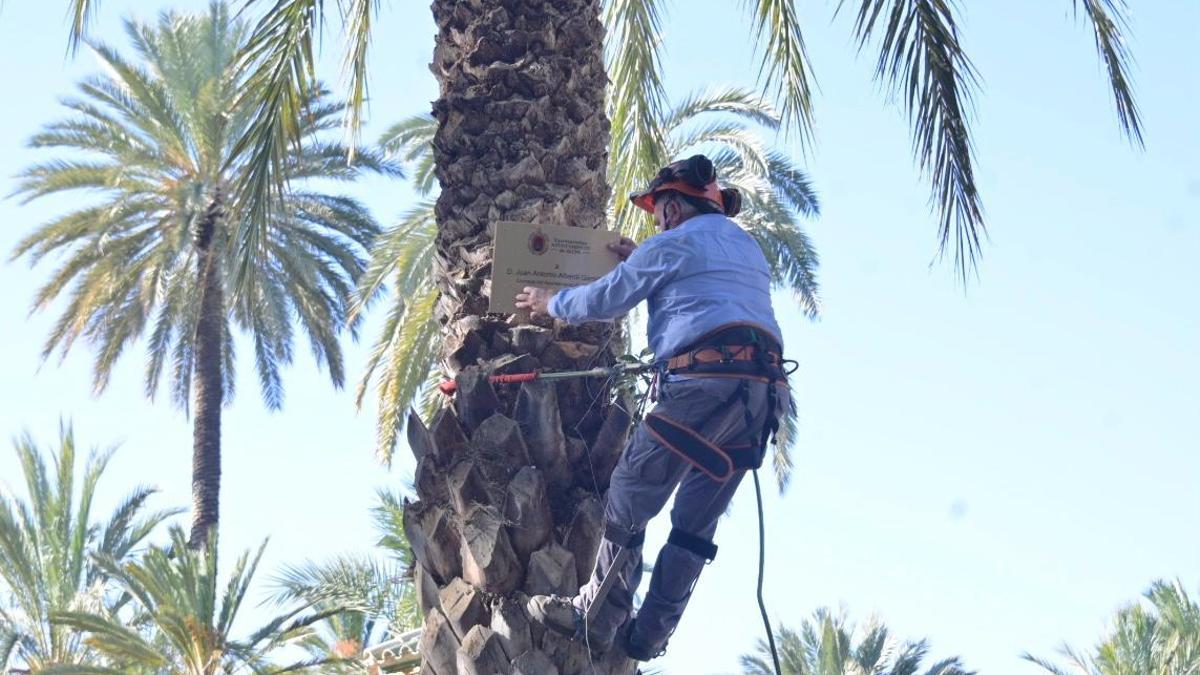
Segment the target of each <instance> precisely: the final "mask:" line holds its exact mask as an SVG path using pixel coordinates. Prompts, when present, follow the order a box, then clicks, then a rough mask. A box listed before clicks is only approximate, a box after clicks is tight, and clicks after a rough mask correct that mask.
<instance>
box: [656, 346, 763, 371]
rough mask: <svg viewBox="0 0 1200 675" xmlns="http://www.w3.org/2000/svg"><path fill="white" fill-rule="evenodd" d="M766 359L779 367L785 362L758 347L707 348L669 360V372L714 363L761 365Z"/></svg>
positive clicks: (700, 348)
mask: <svg viewBox="0 0 1200 675" xmlns="http://www.w3.org/2000/svg"><path fill="white" fill-rule="evenodd" d="M764 357H765V360H766V362H767V363H770V364H772V365H774V366H778V365H779V364H780V363H782V361H783V357H782V356H780V355H779V354H778V353H777V352H772V351H766V352H764V351H763V350H762V349H761V348H759V347H758V346H756V345H720V346H705V347H699V348H697V349H694V350H692V351H688V352H684V353H682V354H680V355H679V356H676V357H674V358H671V359H667V370H686V369H688V368H692V367H694V366H701V365H708V364H712V363H736V362H753V363H759V362H761V361H763V360H764Z"/></svg>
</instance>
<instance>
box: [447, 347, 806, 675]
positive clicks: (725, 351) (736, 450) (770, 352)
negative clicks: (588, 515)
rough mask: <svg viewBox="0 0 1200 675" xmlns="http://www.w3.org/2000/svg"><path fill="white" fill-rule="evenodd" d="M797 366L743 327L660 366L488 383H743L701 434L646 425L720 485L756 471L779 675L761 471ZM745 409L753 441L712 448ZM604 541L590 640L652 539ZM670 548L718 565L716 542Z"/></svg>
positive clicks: (762, 560)
mask: <svg viewBox="0 0 1200 675" xmlns="http://www.w3.org/2000/svg"><path fill="white" fill-rule="evenodd" d="M795 366H796V362H795V361H789V360H785V359H784V358H783V356H782V353H781V350H780V348H779V346H778V343H777V342H776V340H775V339H774V338H773V337H771V335H770V333H769V332H767V331H765V330H763V329H762V328H760V327H759V326H756V325H754V324H749V323H736V324H727V325H725V326H721V327H719V328H717V329H716V330H714V331H712V332H710V333H708V334H707V335H705V336H703V337H702V338H701V339H700V340H698V341H696V343H694V346H693V347H691V348H690V349H688V350H685V351H684V352H682V353H681V354H679V355H677V356H674V357H671V358H668V359H663V360H660V361H657V362H653V363H647V362H643V361H637V360H630V361H620V362H618V363H616V364H614V365H612V366H609V367H599V368H591V369H587V370H570V371H555V372H546V371H534V372H529V373H511V374H502V375H492V376H489V377H488V381H489V382H491V383H492V384H519V383H523V382H533V381H535V380H547V381H554V380H565V379H573V378H590V377H597V378H617V377H623V376H628V375H638V374H643V373H646V372H649V371H653V372H654V373H655V378H656V382H657V383H658V384H661V383H662V382H663V381H668V380H669V379H670V378H671V377H672V376H683V377H688V378H703V377H719V378H733V379H738V380H741V382H740V384H739V385H738V387H737V389H736V390H735V391H734V392H733V394H732V395H731V396H730V397H729V398H728V399H727V400H725V401H724V402H722V404H721V405H720V406H718V407H717V409H715V410H714V411H713V414H712V415H709V416H707V419H708V422H707V423H706V424H704V425H702V426H701V428H699V429H693V428H691V427H688V426H686V425H684V424H681V423H679V422H678V421H676V420H672V419H670V418H669V417H666V416H665V415H660V414H657V413H649V414H647V415H646V416H645V418H644V419H643V424H645V425H646V428H647V431H648V432H649V433H650V434H651V435H652V436H654V437H655V439H656V440H658V441H659V442H660V443H662V444H663V446H665V447H666V448H668V449H669V450H671V451H672V452H675V453H678V454H680V455H681V456H683V457H684V458H685V459H686V460H688V461H689V462H690V463H691V464H692V465H693V466H695V467H697V468H698V469H700V470H701V471H703V472H704V473H705V474H707V475H708V476H709V477H711V478H712V479H713V480H716V481H720V482H724V481H727V480H729V479H730V478H732V477H733V476H734V475H736V473H737V472H738V471H746V470H749V471H750V472H751V473H752V474H753V476H754V493H755V497H756V500H757V504H758V536H759V542H758V589H757V591H758V592H757V596H758V608H759V612H760V614H761V615H762V620H763V626H764V627H765V629H766V633H767V644H768V646H769V648H770V651H771V658H772V661H773V663H774V666H775V672H776V674H777V675H779V673H781V672H782V671H781V670H780V667H779V655H778V652H777V651H776V647H775V635H774V632H773V631H772V629H771V621H770V617H769V616H768V615H767V607H766V603H765V601H764V599H763V582H764V577H765V567H766V525H765V522H764V515H763V504H762V488H761V485H760V483H759V479H758V469H759V467H761V466H762V463H763V459H764V458H765V455H766V451H767V445H768V444H769V443H772V442H775V436H776V433H777V432H778V430H779V417H780V416H779V414H778V412H779V411H778V410H777V408H778V405H779V392H778V390H777V389H776V387H778V386H785V387H786V386H787V376H788V375H790V374H791V373H792V372H794V371H795ZM751 382H759V383H764V384H766V385H767V387H766V397H767V405H766V416H765V419H764V421H763V425H762V431H761V433H759V434H755V433H754V427H755V425H754V421H755V419H754V417H755V416H754V413H753V412H752V411H751V408H750V383H751ZM457 387H458V384H457V382H456V381H454V380H446V381H443V382H442V383H441V384H440V385H439V387H438V388H439V389H440V390H441V391H442V393H444V394H446V395H447V396H451V395H454V393H455V392H456V391H457ZM736 402H740V403H741V404H742V410H743V414H744V415H745V426H746V433H747V434H748V435H749V436H748V437H747V438H742V439H738V440H739V442H736V443H725V444H722V445H717V444H714V443H712V442H711V441H709V440H708V438H707V436H706V434H705V431H706V430H707V429H708V427H710V426H712V427H714V428H715V426H716V425H719V424H721V423H723V421H724V420H723V418H724V416H725V415H727V414H729V413H730V412H731V411H732V410H733V409H734V408H733V404H734V403H736ZM604 537H605V539H608V540H609V541H610V542H612V543H613V544H615V545H616V546H617V549H618V550H617V553H616V555H615V557H614V558H613V561H612V564H611V565H609V568H608V570H607V571H606V572H605V574H604V578H603V579H602V580H601V582H600V586H599V588H597V590H596V594H595V596H593V598H592V600H591V603H590V604H589V605H588V609H587V612H586V613H585V614H584V616H583V627H582V628H583V634H584V635H585V636H586V635H587V625H588V624H589V623H591V622H592V621H594V620H595V618H596V616H597V614H598V613H599V609H600V608H601V607H602V606H603V603H604V601H605V600H606V599H607V596H608V593H609V591H610V590H611V589H612V586H613V584H614V583H615V582H616V579H617V577H618V575H617V574H614V573H613V572H614V571H616V570H619V569H621V567H622V566H623V565H624V564H625V561H626V560H627V559H628V557H629V555H630V552H631V551H633V550H634V549H637V548H638V547H640V546H641V545H642V543H643V541H644V539H645V531H644V530H643V531H639V532H633V533H628V532H622V531H621V530H620V528H616V527H613V526H611V525H607V526H606V527H605V529H604ZM668 543H671V544H673V545H675V546H679V547H680V548H683V549H685V550H688V551H691V552H692V553H695V554H696V555H697V556H700V557H701V558H703V559H705V560H706V561H708V562H712V560H713V559H714V558H715V557H716V554H717V546H716V544H714V543H713V542H712V541H710V540H708V539H704V538H702V537H699V536H697V535H695V534H692V533H689V532H685V531H683V530H679V529H677V528H675V529H672V530H671V534H670V535H669V537H668Z"/></svg>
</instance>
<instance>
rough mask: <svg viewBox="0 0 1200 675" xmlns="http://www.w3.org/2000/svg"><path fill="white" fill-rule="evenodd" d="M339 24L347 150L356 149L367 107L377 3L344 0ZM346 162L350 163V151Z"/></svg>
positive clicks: (377, 11)
mask: <svg viewBox="0 0 1200 675" xmlns="http://www.w3.org/2000/svg"><path fill="white" fill-rule="evenodd" d="M347 4H348V6H347V7H346V10H345V14H344V16H343V23H345V25H346V55H345V58H344V59H343V61H342V69H343V75H344V77H345V78H346V82H347V89H348V93H349V96H348V97H347V101H348V103H347V105H346V132H347V138H348V140H349V141H350V148H351V149H353V148H354V147H355V146H356V145H357V141H358V132H359V129H360V128H361V127H362V115H363V109H364V108H365V107H366V104H367V52H368V50H369V48H370V45H371V25H372V22H373V20H374V16H375V15H377V14H378V13H379V0H348V2H347ZM349 157H350V159H351V160H353V159H354V154H353V152H352V151H351V154H350V155H349Z"/></svg>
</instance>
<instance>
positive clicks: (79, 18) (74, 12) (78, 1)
mask: <svg viewBox="0 0 1200 675" xmlns="http://www.w3.org/2000/svg"><path fill="white" fill-rule="evenodd" d="M99 8H100V0H70V14H71V35H70V41H69V42H68V47H69V49H70V52H71V53H72V54H74V53H75V52H76V50H78V49H79V44H80V43H81V42H83V40H84V38H85V37H87V31H88V28H89V27H90V26H91V25H92V20H93V19H94V18H95V16H96V10H98V9H99Z"/></svg>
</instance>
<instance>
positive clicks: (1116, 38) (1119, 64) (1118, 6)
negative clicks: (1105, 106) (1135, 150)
mask: <svg viewBox="0 0 1200 675" xmlns="http://www.w3.org/2000/svg"><path fill="white" fill-rule="evenodd" d="M1071 4H1072V6H1073V7H1074V8H1075V11H1076V13H1078V11H1079V7H1080V6H1081V5H1082V6H1083V13H1084V15H1085V16H1086V17H1087V20H1088V22H1089V23H1090V24H1091V26H1092V32H1093V33H1094V34H1095V37H1096V51H1097V52H1099V54H1100V59H1101V60H1102V61H1103V62H1104V68H1105V70H1107V71H1108V82H1109V86H1111V87H1112V93H1113V100H1114V102H1115V103H1116V106H1117V118H1118V119H1119V120H1120V122H1121V129H1123V130H1124V131H1125V135H1126V136H1128V137H1129V139H1130V140H1131V141H1133V142H1134V143H1136V144H1137V145H1138V146H1139V147H1145V141H1144V140H1143V139H1142V120H1141V113H1139V112H1138V106H1137V101H1136V100H1134V96H1133V83H1132V78H1131V77H1130V74H1129V71H1130V69H1131V65H1132V62H1133V57H1132V56H1131V55H1130V53H1129V47H1128V45H1127V44H1126V40H1125V33H1126V31H1127V30H1128V29H1129V19H1128V12H1129V7H1128V5H1127V4H1126V3H1125V0H1071Z"/></svg>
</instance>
